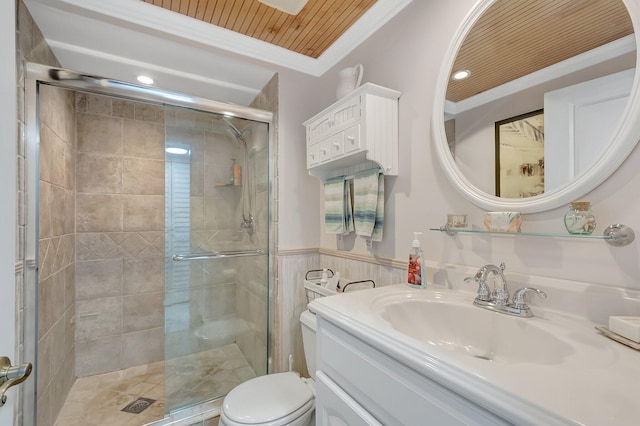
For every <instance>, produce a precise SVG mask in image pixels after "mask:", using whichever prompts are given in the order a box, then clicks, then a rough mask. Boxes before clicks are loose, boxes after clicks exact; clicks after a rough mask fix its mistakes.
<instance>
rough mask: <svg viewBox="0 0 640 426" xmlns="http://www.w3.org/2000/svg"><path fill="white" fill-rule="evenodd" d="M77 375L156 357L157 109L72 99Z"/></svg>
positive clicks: (159, 279) (159, 274)
mask: <svg viewBox="0 0 640 426" xmlns="http://www.w3.org/2000/svg"><path fill="white" fill-rule="evenodd" d="M75 101H76V122H77V150H78V154H77V155H78V157H77V167H76V173H77V175H76V182H77V184H76V189H77V194H76V253H77V261H76V293H75V297H76V316H77V329H76V374H77V375H78V376H79V377H83V376H87V375H91V374H97V373H103V372H108V371H114V370H119V369H123V368H127V367H131V366H134V365H139V364H144V363H148V362H153V361H158V360H161V359H163V357H164V112H163V108H162V107H161V106H155V105H148V104H143V103H137V102H132V101H127V100H121V99H116V98H110V97H106V96H97V95H88V94H82V93H78V94H77V95H76V99H75Z"/></svg>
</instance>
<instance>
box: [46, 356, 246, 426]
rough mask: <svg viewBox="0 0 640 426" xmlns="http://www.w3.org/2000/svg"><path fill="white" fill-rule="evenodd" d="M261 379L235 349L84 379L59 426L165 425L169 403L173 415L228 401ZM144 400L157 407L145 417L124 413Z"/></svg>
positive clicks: (69, 399) (75, 387)
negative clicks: (254, 379)
mask: <svg viewBox="0 0 640 426" xmlns="http://www.w3.org/2000/svg"><path fill="white" fill-rule="evenodd" d="M165 371H166V374H165ZM165 376H166V378H168V380H166V378H165ZM255 376H256V375H255V373H254V372H253V370H252V369H251V367H250V366H249V364H248V363H247V361H246V360H245V358H244V356H243V355H242V352H240V350H239V349H238V347H237V346H236V345H235V344H231V345H227V346H224V347H221V348H217V349H212V350H208V351H205V352H199V353H196V354H190V355H185V356H181V357H178V358H173V359H170V360H167V361H166V362H165V361H158V362H154V363H151V364H147V365H141V366H136V367H131V368H128V369H126V370H120V371H115V372H112V373H105V374H98V375H95V376H89V377H82V378H79V379H77V380H76V382H75V383H74V385H73V386H72V388H71V391H70V392H69V395H68V396H67V400H66V401H65V404H64V406H63V408H62V411H61V412H60V414H59V415H58V418H57V420H56V423H55V426H142V425H145V424H147V423H151V422H155V421H157V420H160V419H162V418H163V417H164V414H165V404H166V403H167V401H169V402H170V403H169V404H167V407H166V408H167V409H168V410H174V409H177V408H181V407H184V406H187V405H190V404H196V403H199V402H201V401H203V400H207V399H212V398H216V397H220V396H222V395H225V394H226V393H227V392H229V391H230V390H231V389H232V388H233V387H235V386H237V385H238V384H240V383H242V382H244V381H246V380H248V379H250V378H252V377H255ZM165 380H166V381H165ZM140 397H142V398H150V399H155V400H156V402H154V403H153V404H151V405H150V406H149V408H147V409H146V410H144V411H143V412H141V413H140V414H131V413H125V412H122V411H120V410H122V408H124V407H125V406H126V405H128V404H130V403H131V402H133V401H135V400H136V399H137V398H140ZM165 398H168V399H165Z"/></svg>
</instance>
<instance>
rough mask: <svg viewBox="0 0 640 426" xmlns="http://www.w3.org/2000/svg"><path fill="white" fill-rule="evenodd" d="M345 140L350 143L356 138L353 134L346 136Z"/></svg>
mask: <svg viewBox="0 0 640 426" xmlns="http://www.w3.org/2000/svg"><path fill="white" fill-rule="evenodd" d="M347 140H348V141H349V142H351V143H353V142H355V140H356V138H354V137H353V136H347Z"/></svg>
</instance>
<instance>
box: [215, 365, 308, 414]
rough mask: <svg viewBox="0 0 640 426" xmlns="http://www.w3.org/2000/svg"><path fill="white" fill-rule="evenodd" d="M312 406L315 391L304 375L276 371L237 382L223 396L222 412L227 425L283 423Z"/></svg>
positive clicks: (305, 411)
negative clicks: (302, 376)
mask: <svg viewBox="0 0 640 426" xmlns="http://www.w3.org/2000/svg"><path fill="white" fill-rule="evenodd" d="M314 407H315V395H314V392H313V391H312V386H310V385H309V384H308V383H307V379H302V378H300V377H299V376H298V375H297V374H296V373H278V374H269V375H266V376H261V377H257V378H255V379H252V380H249V381H248V382H245V383H243V384H241V385H238V386H237V387H236V388H235V389H233V390H232V391H231V392H229V394H228V395H227V396H226V398H225V399H224V402H223V404H222V415H223V421H224V424H226V425H229V426H247V425H286V424H290V423H292V422H293V421H295V420H296V419H297V418H299V417H301V416H303V415H304V414H305V413H307V412H308V411H310V410H313V409H314Z"/></svg>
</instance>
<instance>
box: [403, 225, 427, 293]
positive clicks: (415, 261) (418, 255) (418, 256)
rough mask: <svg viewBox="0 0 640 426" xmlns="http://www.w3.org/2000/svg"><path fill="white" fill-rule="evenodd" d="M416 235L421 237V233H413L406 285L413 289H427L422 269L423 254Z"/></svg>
mask: <svg viewBox="0 0 640 426" xmlns="http://www.w3.org/2000/svg"><path fill="white" fill-rule="evenodd" d="M418 235H422V232H414V233H413V242H412V243H411V251H410V252H409V268H408V269H409V274H408V278H407V284H408V285H409V286H411V287H415V288H427V280H426V278H425V277H424V273H425V272H426V271H425V269H424V253H423V252H422V248H421V247H420V239H419V237H418Z"/></svg>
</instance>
